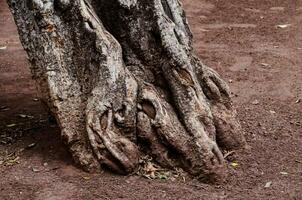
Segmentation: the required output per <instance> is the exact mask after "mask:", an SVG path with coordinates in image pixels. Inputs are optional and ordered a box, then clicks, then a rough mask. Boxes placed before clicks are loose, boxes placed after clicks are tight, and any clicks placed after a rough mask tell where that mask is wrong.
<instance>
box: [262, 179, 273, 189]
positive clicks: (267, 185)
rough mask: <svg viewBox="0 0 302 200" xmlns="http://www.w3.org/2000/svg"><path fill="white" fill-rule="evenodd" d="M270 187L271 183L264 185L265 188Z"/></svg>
mask: <svg viewBox="0 0 302 200" xmlns="http://www.w3.org/2000/svg"><path fill="white" fill-rule="evenodd" d="M271 185H272V181H269V182H267V183H266V184H265V186H264V187H265V188H269V187H271Z"/></svg>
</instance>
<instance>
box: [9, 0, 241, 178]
mask: <svg viewBox="0 0 302 200" xmlns="http://www.w3.org/2000/svg"><path fill="white" fill-rule="evenodd" d="M8 3H9V5H10V8H11V11H12V13H13V15H14V18H15V22H16V24H17V26H18V30H19V34H20V38H21V42H22V44H23V46H24V48H25V50H26V51H27V53H28V57H29V60H30V63H31V66H32V67H31V71H32V74H33V78H34V79H35V80H36V82H37V86H38V89H39V92H40V94H41V98H42V99H43V100H44V102H45V103H46V104H47V106H48V108H49V110H50V111H51V113H53V114H54V116H55V117H56V119H57V121H58V123H59V125H60V127H61V131H62V133H61V135H62V138H63V139H64V141H65V143H66V144H67V146H68V148H69V150H70V152H71V154H72V155H73V158H74V160H75V161H76V162H77V163H78V164H79V165H81V166H82V167H83V168H84V169H86V170H93V169H99V168H100V167H106V168H109V169H111V170H113V171H116V172H119V173H131V172H134V171H135V170H137V167H138V165H139V159H140V157H141V156H143V155H150V156H152V157H153V158H154V161H155V162H157V164H159V165H161V166H163V167H166V168H174V167H182V168H183V169H184V170H186V171H188V172H189V173H190V174H192V175H194V176H198V177H207V178H210V179H212V178H216V177H221V176H223V175H224V173H225V172H224V171H225V170H224V168H225V167H224V159H223V155H222V153H221V152H222V151H221V150H222V149H227V150H229V149H234V148H239V147H242V146H243V145H245V141H244V138H243V135H242V133H241V129H240V125H239V123H238V121H237V119H236V112H235V110H234V108H233V106H232V102H231V99H230V94H229V89H228V86H227V84H226V83H225V82H224V81H223V80H222V79H221V78H220V77H219V75H218V74H217V73H216V72H215V71H213V70H212V69H210V68H208V67H206V66H205V65H203V64H202V63H201V62H200V60H199V59H198V58H197V57H196V56H195V55H194V53H193V50H192V45H191V43H192V34H191V32H190V29H189V27H188V23H187V21H186V17H185V14H184V11H183V9H182V7H181V5H180V3H179V2H178V1H177V0H139V1H137V0H110V1H109V0H90V1H89V0H74V1H69V0H8ZM219 147H220V148H219Z"/></svg>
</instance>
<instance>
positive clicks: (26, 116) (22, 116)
mask: <svg viewBox="0 0 302 200" xmlns="http://www.w3.org/2000/svg"><path fill="white" fill-rule="evenodd" d="M18 117H21V118H34V116H31V115H25V114H19V115H18Z"/></svg>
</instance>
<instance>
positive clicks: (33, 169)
mask: <svg viewBox="0 0 302 200" xmlns="http://www.w3.org/2000/svg"><path fill="white" fill-rule="evenodd" d="M32 171H33V172H35V173H37V172H40V171H41V170H39V169H37V168H34V167H33V168H32Z"/></svg>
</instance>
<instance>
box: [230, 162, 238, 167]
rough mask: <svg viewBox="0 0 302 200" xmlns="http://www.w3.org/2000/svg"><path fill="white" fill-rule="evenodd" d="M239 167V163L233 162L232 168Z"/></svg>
mask: <svg viewBox="0 0 302 200" xmlns="http://www.w3.org/2000/svg"><path fill="white" fill-rule="evenodd" d="M238 165H239V164H238V163H237V162H231V166H232V167H238Z"/></svg>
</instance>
